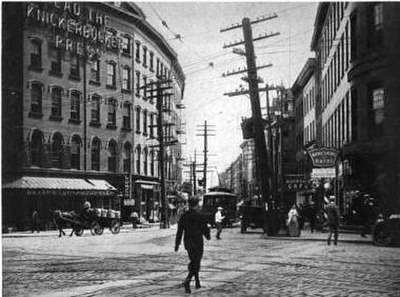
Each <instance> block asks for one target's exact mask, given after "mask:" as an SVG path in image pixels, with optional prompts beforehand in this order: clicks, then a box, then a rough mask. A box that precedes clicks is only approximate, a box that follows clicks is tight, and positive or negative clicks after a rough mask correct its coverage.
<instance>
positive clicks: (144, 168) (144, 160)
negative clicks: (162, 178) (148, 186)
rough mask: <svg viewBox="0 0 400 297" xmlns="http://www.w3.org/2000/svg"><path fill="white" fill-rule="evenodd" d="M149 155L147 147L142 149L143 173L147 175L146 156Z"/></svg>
mask: <svg viewBox="0 0 400 297" xmlns="http://www.w3.org/2000/svg"><path fill="white" fill-rule="evenodd" d="M148 155H149V151H148V149H147V147H146V148H145V149H144V150H143V173H144V174H145V175H147V174H148V171H147V165H148V164H147V158H148V157H149V156H148Z"/></svg>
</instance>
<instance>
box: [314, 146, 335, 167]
mask: <svg viewBox="0 0 400 297" xmlns="http://www.w3.org/2000/svg"><path fill="white" fill-rule="evenodd" d="M338 153H339V151H338V150H337V149H335V148H330V147H324V148H314V149H310V150H308V155H309V156H310V158H311V160H312V162H313V165H314V167H332V166H335V162H336V159H337V156H338Z"/></svg>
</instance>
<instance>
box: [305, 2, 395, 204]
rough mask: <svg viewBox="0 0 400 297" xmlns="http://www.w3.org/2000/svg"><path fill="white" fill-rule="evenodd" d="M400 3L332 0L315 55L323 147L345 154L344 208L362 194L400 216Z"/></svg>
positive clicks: (320, 23) (340, 167)
mask: <svg viewBox="0 0 400 297" xmlns="http://www.w3.org/2000/svg"><path fill="white" fill-rule="evenodd" d="M399 15H400V5H398V3H392V2H373V3H372V2H371V3H362V2H331V3H328V2H324V3H321V4H320V5H319V7H318V11H317V16H316V21H315V29H314V35H313V39H312V42H311V49H312V50H313V51H315V53H316V60H317V68H316V76H315V83H316V85H317V86H319V87H318V88H317V94H316V105H315V108H316V123H317V124H316V136H317V137H316V143H317V145H318V146H325V147H334V148H337V149H338V150H339V151H340V154H339V158H338V162H337V173H338V174H337V178H336V182H337V184H336V194H337V195H338V196H339V198H340V206H341V207H342V208H345V206H346V205H349V204H350V203H351V201H350V198H351V193H352V191H354V190H358V191H361V192H364V193H369V194H371V195H372V196H374V197H376V198H377V199H378V200H379V201H380V202H381V206H382V207H383V208H384V210H385V211H389V210H390V211H394V210H399V208H400V201H399V199H398V192H399V190H400V189H399V187H400V180H399V172H400V167H399V166H400V165H399V164H400V162H399V158H400V155H399V151H400V149H399V148H400V145H399V138H400V136H399V135H400V134H399V133H398V131H399V128H400V127H399V125H400V121H399V118H400V106H399V104H400V103H399V100H398V98H397V97H398V95H397V94H398V93H399V90H400V82H399V79H398V78H399V77H400V67H399V63H400V57H399V55H398V52H399V49H400V35H399V34H397V32H398V30H399V28H400V20H399V18H398V16H399Z"/></svg>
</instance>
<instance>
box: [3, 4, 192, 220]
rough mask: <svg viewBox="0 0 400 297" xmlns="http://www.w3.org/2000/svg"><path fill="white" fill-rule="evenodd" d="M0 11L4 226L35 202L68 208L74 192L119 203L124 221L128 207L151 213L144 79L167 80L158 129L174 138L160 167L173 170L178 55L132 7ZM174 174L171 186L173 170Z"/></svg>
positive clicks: (154, 168) (152, 163)
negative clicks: (0, 17)
mask: <svg viewBox="0 0 400 297" xmlns="http://www.w3.org/2000/svg"><path fill="white" fill-rule="evenodd" d="M2 8H3V32H2V33H3V69H2V71H3V72H2V74H3V75H2V77H3V81H2V83H3V100H2V107H3V122H2V133H3V138H2V139H3V145H2V147H3V150H2V152H3V155H2V158H3V199H2V200H3V225H4V224H5V225H18V226H19V227H23V226H24V225H26V222H27V221H28V217H29V213H30V212H31V211H32V210H33V209H37V210H39V212H41V213H43V214H44V213H45V212H46V211H47V210H50V209H54V208H60V209H64V210H67V209H69V210H70V209H71V208H72V209H78V208H79V207H80V205H81V204H82V202H83V201H84V200H89V201H91V202H92V203H93V204H94V205H95V206H97V207H105V208H108V207H111V205H110V201H117V202H118V203H117V205H115V206H116V207H121V209H122V215H123V217H124V218H127V217H128V216H129V214H130V212H132V211H133V210H136V211H138V212H139V213H140V215H141V216H142V217H144V218H145V219H147V220H157V219H158V218H159V213H158V210H159V207H160V190H159V189H160V187H159V185H160V180H159V172H158V171H159V170H158V148H157V145H158V140H157V136H158V135H157V132H156V130H157V129H156V128H157V127H156V125H157V123H156V120H157V116H158V110H157V108H156V98H154V96H151V94H150V92H146V90H148V88H147V89H146V88H144V87H143V86H145V85H146V86H148V85H149V84H150V83H151V82H156V81H157V80H159V79H170V80H171V81H172V83H171V85H172V90H171V91H169V93H172V94H171V95H170V96H164V97H165V98H164V107H163V110H164V111H166V112H165V113H164V114H163V115H164V124H165V128H164V129H165V132H164V134H166V135H168V136H169V140H171V139H172V140H175V141H174V143H175V144H177V145H176V146H175V147H174V148H172V147H169V148H168V149H167V152H166V156H167V157H166V165H167V166H165V167H166V168H173V171H174V172H180V171H181V164H180V161H179V160H180V144H179V133H180V132H179V131H181V126H180V124H181V119H180V118H181V114H180V110H179V107H180V106H181V105H182V103H181V101H182V99H183V91H184V80H185V77H184V74H183V72H182V69H181V68H180V65H179V62H178V60H177V54H176V53H175V52H174V51H173V49H172V48H171V47H170V46H169V45H168V43H167V42H166V41H165V40H164V38H163V37H162V36H161V35H160V34H159V33H158V32H157V31H155V29H154V28H153V27H152V26H151V25H150V24H149V23H148V22H147V21H146V19H145V16H144V14H143V13H142V11H141V10H140V9H139V7H138V6H137V5H135V4H131V3H127V2H119V3H118V4H117V3H112V2H110V3H96V2H89V3H80V2H79V3H78V2H65V3H64V2H54V3H53V2H41V3H28V2H25V3H23V2H20V3H3V7H2ZM152 94H153V95H154V94H155V93H154V92H152ZM167 127H169V128H167ZM177 131H178V132H177ZM172 178H173V179H174V181H176V182H178V183H179V182H180V181H181V174H179V173H177V174H176V175H175V176H173V177H172ZM110 189H111V190H110ZM115 195H118V197H119V198H118V199H111V198H112V197H114V196H115Z"/></svg>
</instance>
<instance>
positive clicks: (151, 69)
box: [150, 52, 154, 71]
mask: <svg viewBox="0 0 400 297" xmlns="http://www.w3.org/2000/svg"><path fill="white" fill-rule="evenodd" d="M150 71H154V53H153V52H150Z"/></svg>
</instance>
